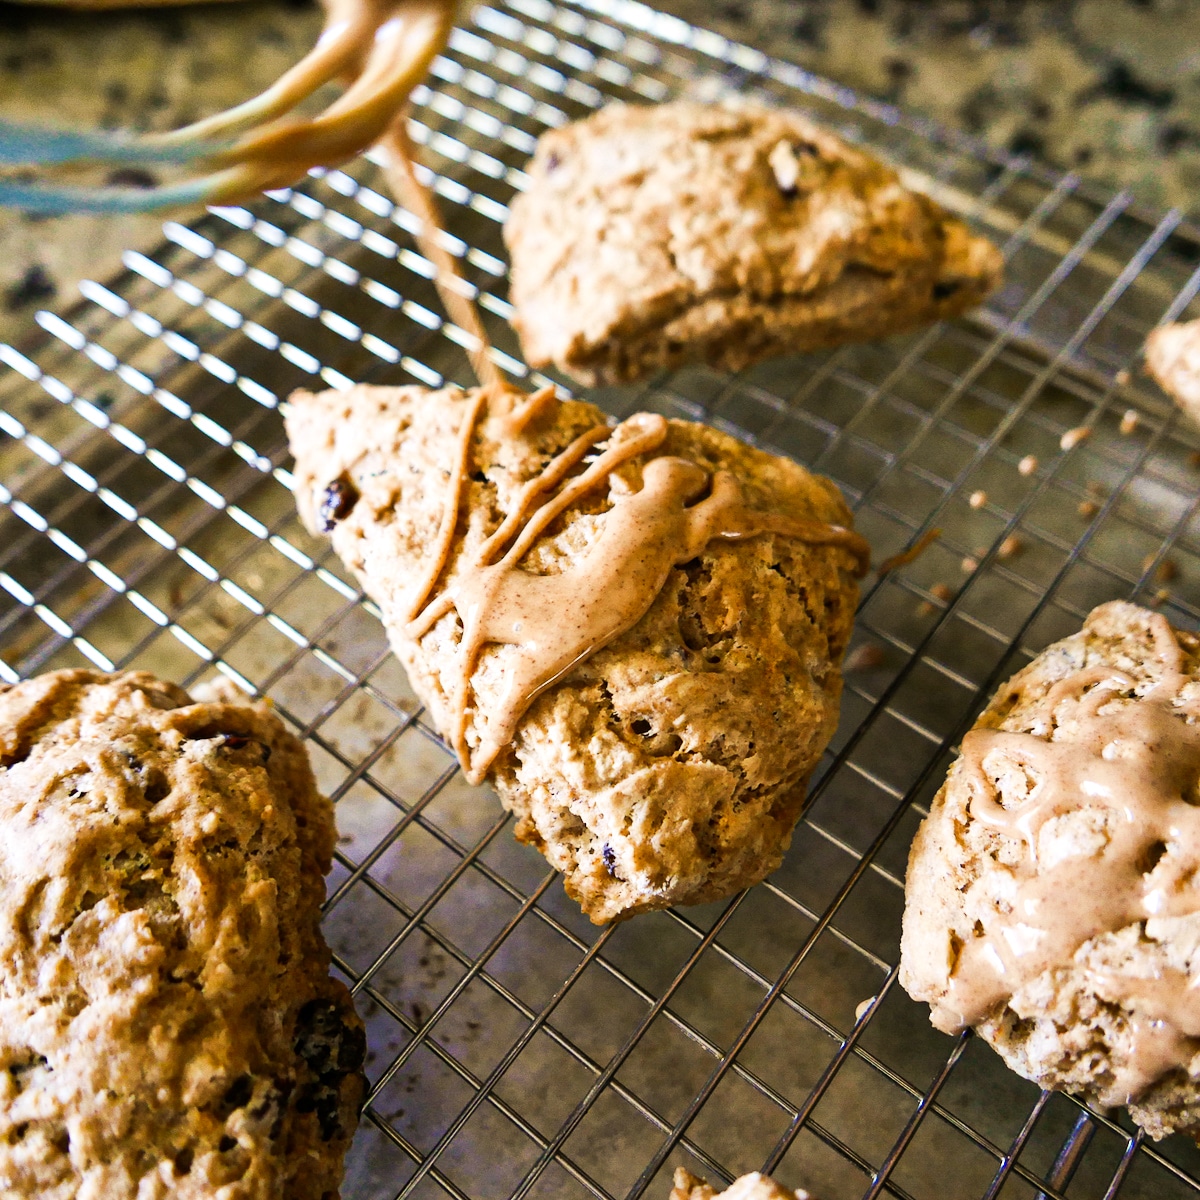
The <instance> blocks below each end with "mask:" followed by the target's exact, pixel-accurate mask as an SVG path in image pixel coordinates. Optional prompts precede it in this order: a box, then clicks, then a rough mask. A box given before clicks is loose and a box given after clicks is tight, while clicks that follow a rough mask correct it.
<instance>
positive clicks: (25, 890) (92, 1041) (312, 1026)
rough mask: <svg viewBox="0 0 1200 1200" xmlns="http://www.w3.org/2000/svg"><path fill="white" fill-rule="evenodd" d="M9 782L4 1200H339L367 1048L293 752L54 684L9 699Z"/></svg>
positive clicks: (204, 712)
mask: <svg viewBox="0 0 1200 1200" xmlns="http://www.w3.org/2000/svg"><path fill="white" fill-rule="evenodd" d="M0 767H2V769H0V913H2V914H3V915H2V917H0V1193H2V1194H3V1195H5V1196H12V1197H38V1198H39V1200H123V1198H128V1200H134V1198H135V1197H136V1200H155V1198H157V1197H180V1198H181V1200H183V1198H189V1197H194V1198H195V1200H201V1198H203V1200H212V1198H213V1197H217V1196H219V1197H221V1198H222V1200H259V1198H261V1200H310V1198H311V1200H333V1198H335V1197H336V1196H337V1195H338V1186H339V1181H340V1179H341V1170H342V1158H343V1155H344V1154H345V1151H346V1149H347V1147H348V1145H349V1142H350V1138H351V1135H352V1134H353V1131H354V1126H355V1123H356V1121H357V1108H358V1104H359V1101H360V1098H361V1094H362V1078H361V1074H360V1066H361V1062H362V1056H363V1033H362V1025H361V1023H360V1022H359V1020H358V1018H357V1016H356V1015H355V1013H354V1010H353V1007H352V1005H351V1001H350V997H349V993H348V992H347V991H346V989H345V988H344V987H342V985H341V984H339V983H337V982H335V981H334V980H332V979H330V978H329V974H328V971H329V952H328V950H327V948H326V946H325V943H324V941H323V939H322V937H321V934H320V931H319V929H318V921H319V919H320V904H321V901H322V899H323V897H324V882H323V875H324V873H325V872H326V871H327V870H328V869H329V864H330V856H331V853H332V848H333V840H334V828H333V813H332V808H331V806H330V804H329V802H328V801H327V800H325V799H324V798H323V797H322V796H320V795H319V793H318V792H317V790H316V785H315V782H314V780H313V777H312V772H311V769H310V768H309V765H308V760H307V758H306V756H305V753H304V749H303V747H302V746H301V744H300V743H299V741H297V739H296V738H294V737H293V736H292V735H291V734H290V733H289V732H288V731H287V730H286V729H285V728H284V726H283V724H282V723H281V722H280V720H279V719H278V717H276V716H275V715H274V714H273V713H271V712H270V711H269V709H267V708H266V707H265V706H258V705H251V704H250V703H249V701H245V702H240V703H225V702H212V703H193V702H192V701H191V700H190V699H189V697H188V696H187V694H186V693H185V692H183V691H182V690H181V689H179V688H177V687H175V686H173V685H171V684H169V683H164V682H161V681H160V680H158V679H156V678H154V677H153V676H151V675H148V674H145V673H142V672H133V673H129V674H124V675H107V676H106V675H99V674H95V673H93V672H90V671H58V672H54V673H51V674H48V675H43V676H40V677H38V678H35V679H32V680H30V681H27V682H25V683H21V684H18V685H16V686H14V687H12V688H6V689H4V691H3V692H2V693H0Z"/></svg>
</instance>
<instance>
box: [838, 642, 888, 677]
mask: <svg viewBox="0 0 1200 1200" xmlns="http://www.w3.org/2000/svg"><path fill="white" fill-rule="evenodd" d="M883 657H884V656H883V648H882V647H881V646H877V645H876V644H875V643H874V642H862V643H861V644H859V645H857V646H855V647H854V649H853V650H851V651H850V653H849V654H847V655H846V663H845V666H846V670H847V671H870V670H871V669H872V668H874V667H881V666H883Z"/></svg>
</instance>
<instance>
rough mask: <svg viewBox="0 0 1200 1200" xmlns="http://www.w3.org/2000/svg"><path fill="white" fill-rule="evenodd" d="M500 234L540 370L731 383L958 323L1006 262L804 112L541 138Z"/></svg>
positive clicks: (616, 378)
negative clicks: (722, 376)
mask: <svg viewBox="0 0 1200 1200" xmlns="http://www.w3.org/2000/svg"><path fill="white" fill-rule="evenodd" d="M528 173H529V186H528V189H527V190H526V191H525V192H524V194H522V195H519V196H518V197H517V198H516V199H515V200H514V201H513V203H512V208H511V211H510V214H509V217H508V220H507V223H506V225H505V229H504V237H505V241H506V243H507V245H508V249H509V253H510V256H511V259H512V287H511V299H512V302H513V304H514V306H515V309H516V313H515V316H514V318H513V324H514V326H515V327H516V329H517V331H518V333H519V334H520V337H521V344H522V348H523V350H524V353H525V357H526V359H527V360H528V361H529V362H530V364H531V365H533V366H539V367H541V366H546V365H548V364H551V363H553V364H555V365H556V366H558V367H559V369H560V370H563V371H565V372H567V373H568V374H570V375H572V376H573V377H574V378H576V379H578V380H580V381H582V382H583V383H586V384H589V385H595V384H610V383H621V382H628V381H633V380H637V379H640V378H643V377H645V376H647V375H649V374H651V373H652V372H654V371H657V370H659V369H662V368H665V367H674V366H678V365H680V364H681V363H684V362H687V361H705V362H708V363H710V364H711V365H712V366H714V367H718V368H723V369H726V370H739V369H741V368H742V367H745V366H748V365H750V364H751V363H754V362H756V361H758V360H759V359H762V358H766V357H769V356H771V355H777V354H786V353H796V352H800V351H807V350H814V349H818V348H821V347H826V346H836V345H838V344H840V343H842V342H849V341H865V340H869V339H872V338H877V337H882V336H884V335H886V334H890V333H895V332H898V331H902V330H906V329H912V328H915V327H917V326H919V325H922V324H926V323H928V322H931V321H934V320H937V319H939V318H942V317H949V316H954V315H957V314H959V313H962V312H964V311H966V310H967V309H969V308H972V307H974V306H975V305H977V304H979V303H980V302H981V301H982V300H983V299H984V297H985V296H986V295H987V294H988V293H989V292H990V291H992V290H993V288H995V287H996V285H997V283H998V282H999V280H1000V276H1001V271H1002V263H1001V258H1000V254H999V252H998V251H997V250H996V248H995V247H994V246H992V244H991V243H990V242H988V241H987V240H985V239H984V238H981V237H976V236H973V235H972V234H971V233H970V231H969V230H968V229H967V227H966V226H965V225H964V224H963V223H962V222H961V221H960V220H958V219H957V218H956V217H952V216H950V215H949V214H948V213H947V212H945V211H944V210H943V209H942V208H941V207H940V206H939V205H937V204H936V203H934V202H933V201H932V200H930V199H929V198H928V197H927V196H923V195H921V194H919V193H916V192H913V191H911V190H909V189H908V188H905V187H904V186H903V185H902V184H901V182H900V180H899V178H898V177H897V175H896V172H895V171H893V170H892V169H891V168H890V167H887V166H884V165H883V164H882V163H880V162H878V161H877V160H876V159H874V158H872V157H871V156H870V155H868V154H865V153H863V152H862V151H861V150H857V149H854V148H853V147H851V146H848V145H847V144H846V143H845V142H843V141H842V140H841V139H840V138H838V137H835V136H834V135H833V134H831V133H829V132H828V131H827V130H825V129H822V128H821V127H820V126H818V125H815V124H814V123H813V122H812V121H810V120H808V119H807V118H806V117H804V116H802V115H800V114H799V113H796V112H788V111H785V110H776V109H769V108H765V107H760V106H756V105H752V104H747V103H743V102H738V103H728V104H714V105H706V104H698V103H693V102H687V101H677V102H674V103H669V104H661V105H656V106H636V105H624V104H613V105H610V106H609V107H607V108H604V109H602V110H601V111H600V112H598V113H596V114H595V115H593V116H591V117H588V118H587V119H586V120H583V121H579V122H576V123H575V124H572V125H566V126H563V127H562V128H560V129H553V130H550V131H549V132H547V133H545V134H543V135H542V138H541V140H540V141H539V143H538V147H537V150H536V152H535V154H534V157H533V161H532V163H531V164H530V166H529V168H528Z"/></svg>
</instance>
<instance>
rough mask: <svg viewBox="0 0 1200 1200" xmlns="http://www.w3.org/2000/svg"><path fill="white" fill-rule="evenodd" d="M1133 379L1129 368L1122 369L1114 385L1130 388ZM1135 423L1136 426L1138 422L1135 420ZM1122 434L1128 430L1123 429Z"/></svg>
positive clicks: (1114, 377)
mask: <svg viewBox="0 0 1200 1200" xmlns="http://www.w3.org/2000/svg"><path fill="white" fill-rule="evenodd" d="M1132 378H1133V376H1132V375H1130V374H1129V368H1128V367H1122V368H1121V369H1120V370H1119V371H1118V372H1117V373H1116V374H1115V375H1114V376H1113V383H1115V384H1116V385H1117V387H1128V386H1129V381H1130V380H1131V379H1132ZM1126 416H1128V413H1127V414H1126ZM1134 423H1135V424H1136V423H1137V422H1136V420H1135V422H1134ZM1121 432H1122V433H1125V432H1126V430H1124V429H1122V430H1121Z"/></svg>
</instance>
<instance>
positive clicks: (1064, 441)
mask: <svg viewBox="0 0 1200 1200" xmlns="http://www.w3.org/2000/svg"><path fill="white" fill-rule="evenodd" d="M1091 436H1092V431H1091V429H1090V428H1088V426H1086V425H1076V426H1075V428H1074V429H1068V430H1067V432H1066V433H1064V434H1063V435H1062V437H1060V438H1059V439H1058V444H1059V445H1060V446H1061V447H1062V448H1063V449H1064V450H1074V449H1075V447H1076V446H1078V445H1079V444H1080V443H1081V442H1086V441H1087V440H1088V438H1090V437H1091Z"/></svg>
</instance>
